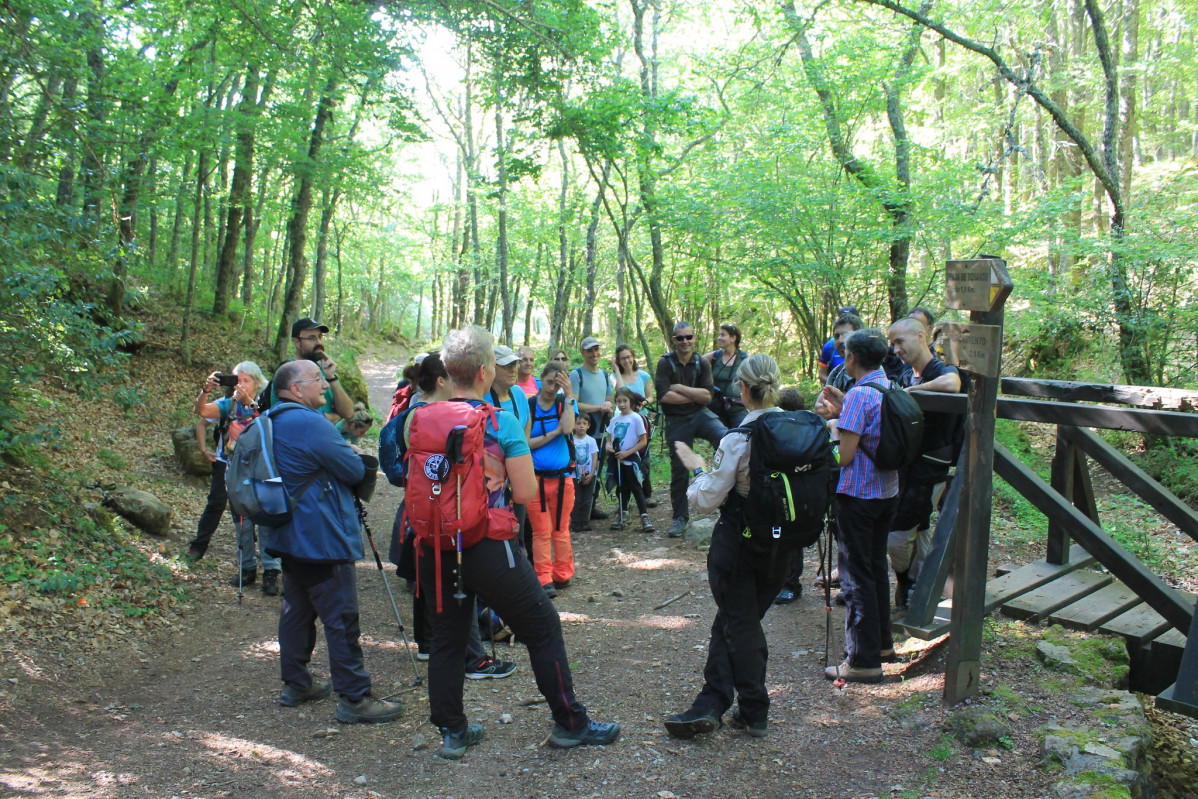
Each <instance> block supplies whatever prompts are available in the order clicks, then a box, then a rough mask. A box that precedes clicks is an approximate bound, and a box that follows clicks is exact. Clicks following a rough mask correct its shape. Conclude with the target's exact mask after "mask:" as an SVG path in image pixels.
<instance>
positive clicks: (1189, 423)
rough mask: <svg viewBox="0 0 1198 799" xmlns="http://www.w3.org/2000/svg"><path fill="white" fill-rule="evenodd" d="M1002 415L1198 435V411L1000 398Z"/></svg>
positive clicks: (1142, 430) (999, 407)
mask: <svg viewBox="0 0 1198 799" xmlns="http://www.w3.org/2000/svg"><path fill="white" fill-rule="evenodd" d="M997 412H998V418H1000V419H1015V420H1017V421H1021V422H1043V423H1045V424H1066V425H1075V426H1077V427H1101V428H1103V429H1105V430H1129V431H1131V432H1133V433H1154V434H1156V435H1161V436H1184V437H1186V438H1198V414H1190V413H1177V412H1176V411H1151V410H1143V409H1140V408H1109V407H1105V406H1100V405H1078V404H1076V403H1072V402H1046V401H1044V400H1030V399H1017V398H1015V397H999V398H998V411H997Z"/></svg>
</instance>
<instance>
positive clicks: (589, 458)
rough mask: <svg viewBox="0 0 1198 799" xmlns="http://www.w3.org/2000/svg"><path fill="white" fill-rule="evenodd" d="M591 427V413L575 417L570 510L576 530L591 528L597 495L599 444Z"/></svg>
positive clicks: (572, 523)
mask: <svg viewBox="0 0 1198 799" xmlns="http://www.w3.org/2000/svg"><path fill="white" fill-rule="evenodd" d="M590 427H591V416H590V414H586V413H580V414H578V415H577V416H576V417H574V463H575V466H574V508H573V509H572V510H571V511H570V529H571V530H574V531H575V532H587V531H589V530H590V529H591V521H590V515H591V498H592V497H593V496H594V495H595V471H596V470H597V469H598V467H599V445H598V444H596V443H595V439H594V438H592V437H591V436H589V435H587V430H589V429H590Z"/></svg>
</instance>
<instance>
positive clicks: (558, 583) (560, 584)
mask: <svg viewBox="0 0 1198 799" xmlns="http://www.w3.org/2000/svg"><path fill="white" fill-rule="evenodd" d="M553 587H554V588H556V589H557V590H558V591H561V590H562V589H563V588H569V587H570V581H569V580H554V581H553Z"/></svg>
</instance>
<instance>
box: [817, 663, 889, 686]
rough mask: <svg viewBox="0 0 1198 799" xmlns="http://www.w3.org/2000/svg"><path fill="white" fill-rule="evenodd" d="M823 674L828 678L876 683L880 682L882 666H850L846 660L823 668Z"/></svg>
mask: <svg viewBox="0 0 1198 799" xmlns="http://www.w3.org/2000/svg"><path fill="white" fill-rule="evenodd" d="M824 676H825V677H827V678H828V679H829V680H844V681H845V682H869V683H876V682H882V667H881V666H876V667H875V668H872V669H867V668H862V667H860V666H850V665H849V662H848V661H847V660H846V661H845V662H844V663H837V664H836V665H835V666H829V667H828V668H826V669H824Z"/></svg>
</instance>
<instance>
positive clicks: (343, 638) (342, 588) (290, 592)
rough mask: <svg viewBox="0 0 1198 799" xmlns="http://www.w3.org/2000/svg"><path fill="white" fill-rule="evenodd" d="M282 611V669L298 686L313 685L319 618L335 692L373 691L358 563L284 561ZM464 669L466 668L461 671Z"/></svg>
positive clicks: (354, 695) (354, 696)
mask: <svg viewBox="0 0 1198 799" xmlns="http://www.w3.org/2000/svg"><path fill="white" fill-rule="evenodd" d="M283 574H284V575H285V579H284V580H283V609H282V611H281V612H280V614H279V670H280V672H281V676H282V678H283V682H285V683H286V684H288V685H290V686H292V687H293V688H295V689H296V690H299V691H306V690H308V688H310V687H311V686H312V673H311V672H309V671H308V662H309V661H310V660H311V659H312V650H313V649H315V648H316V619H317V618H319V619H320V621H321V623H322V624H323V625H324V640H325V644H326V645H327V646H328V650H329V674H330V675H331V676H332V678H333V690H334V691H336V692H337V693H338V694H340V695H341V696H343V697H345V698H346V699H348V700H349V701H351V702H357V701H358V700H359V699H361V698H362V697H363V696H365V695H366V694H368V693H370V675H369V674H367V673H366V664H365V661H364V659H363V657H362V646H361V644H360V643H359V642H358V638H359V636H360V634H361V631H360V629H359V625H358V583H357V577H356V570H355V568H354V564H352V563H300V562H298V561H293V560H291V559H290V558H284V560H283ZM459 671H460V670H459Z"/></svg>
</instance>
